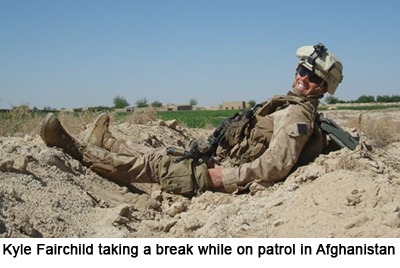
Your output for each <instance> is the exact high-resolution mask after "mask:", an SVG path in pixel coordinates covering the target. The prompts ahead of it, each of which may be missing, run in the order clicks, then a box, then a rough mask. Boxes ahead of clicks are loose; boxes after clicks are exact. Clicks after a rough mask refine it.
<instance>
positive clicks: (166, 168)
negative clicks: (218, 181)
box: [158, 148, 211, 197]
mask: <svg viewBox="0 0 400 268" xmlns="http://www.w3.org/2000/svg"><path fill="white" fill-rule="evenodd" d="M168 152H169V153H168ZM183 154H184V150H182V149H177V148H169V149H168V150H167V153H166V155H165V156H164V157H163V158H162V160H161V162H160V166H159V173H158V174H159V181H160V184H161V188H162V190H164V191H167V192H170V193H173V194H180V195H183V196H187V197H191V196H194V195H200V194H201V193H203V192H204V191H206V190H208V189H210V188H211V178H210V175H209V174H208V167H207V163H206V161H205V159H202V158H201V159H199V160H197V161H194V160H193V159H190V158H189V159H184V160H181V161H179V162H177V163H175V162H174V159H177V158H179V157H180V156H182V155H183Z"/></svg>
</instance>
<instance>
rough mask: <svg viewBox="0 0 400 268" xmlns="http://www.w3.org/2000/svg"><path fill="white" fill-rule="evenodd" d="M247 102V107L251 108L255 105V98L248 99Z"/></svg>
mask: <svg viewBox="0 0 400 268" xmlns="http://www.w3.org/2000/svg"><path fill="white" fill-rule="evenodd" d="M248 104H249V106H250V107H249V108H253V107H254V106H256V101H255V100H249V102H248Z"/></svg>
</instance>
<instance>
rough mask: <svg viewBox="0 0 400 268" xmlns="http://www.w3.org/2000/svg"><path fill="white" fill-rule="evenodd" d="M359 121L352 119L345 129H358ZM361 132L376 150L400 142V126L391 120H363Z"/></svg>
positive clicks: (345, 124)
mask: <svg viewBox="0 0 400 268" xmlns="http://www.w3.org/2000/svg"><path fill="white" fill-rule="evenodd" d="M358 125H359V123H358V119H351V120H349V121H347V122H346V123H344V124H343V126H345V127H352V128H358V127H359V126H358ZM361 131H362V132H363V133H364V134H365V136H366V137H367V139H368V140H370V141H371V142H372V145H373V146H374V147H376V148H384V147H386V146H388V145H389V144H391V143H393V142H397V141H400V125H399V123H396V122H394V121H392V120H391V119H390V118H385V119H382V118H380V119H367V120H366V119H362V121H361Z"/></svg>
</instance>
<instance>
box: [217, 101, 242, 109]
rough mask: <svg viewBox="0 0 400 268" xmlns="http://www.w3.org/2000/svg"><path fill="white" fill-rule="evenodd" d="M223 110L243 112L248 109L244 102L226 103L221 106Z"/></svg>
mask: <svg viewBox="0 0 400 268" xmlns="http://www.w3.org/2000/svg"><path fill="white" fill-rule="evenodd" d="M220 108H221V110H243V109H246V103H245V102H244V101H224V102H223V103H222V104H221V105H220Z"/></svg>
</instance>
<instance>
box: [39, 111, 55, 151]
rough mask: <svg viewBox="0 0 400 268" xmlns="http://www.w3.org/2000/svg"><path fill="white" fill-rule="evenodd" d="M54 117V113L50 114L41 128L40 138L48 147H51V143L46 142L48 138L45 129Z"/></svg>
mask: <svg viewBox="0 0 400 268" xmlns="http://www.w3.org/2000/svg"><path fill="white" fill-rule="evenodd" d="M53 117H54V114H52V113H48V114H47V115H46V116H45V118H44V119H43V122H42V125H41V126H40V137H41V138H42V140H43V141H44V143H46V145H49V144H50V143H49V142H48V141H46V137H45V129H46V126H47V125H48V123H49V121H50V120H51V119H52V118H53Z"/></svg>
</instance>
